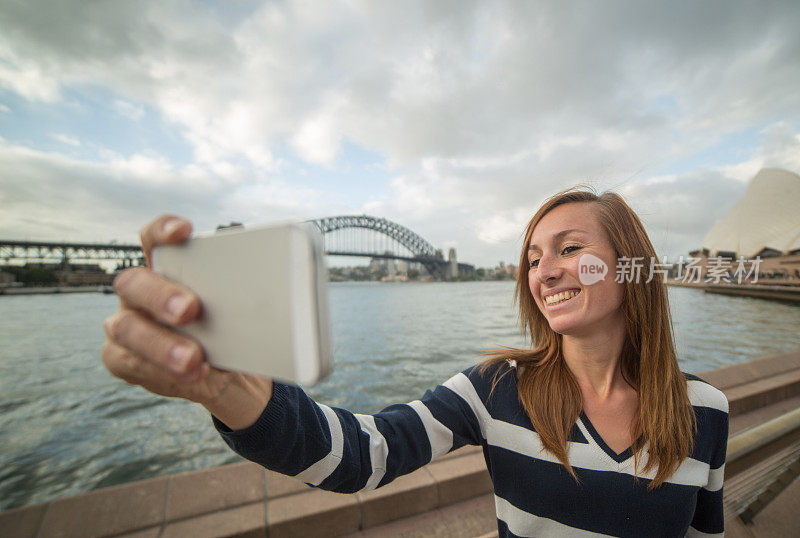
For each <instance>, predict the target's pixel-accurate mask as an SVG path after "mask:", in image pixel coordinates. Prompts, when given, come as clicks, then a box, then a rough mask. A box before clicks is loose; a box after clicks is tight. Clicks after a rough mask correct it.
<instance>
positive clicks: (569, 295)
mask: <svg viewBox="0 0 800 538" xmlns="http://www.w3.org/2000/svg"><path fill="white" fill-rule="evenodd" d="M580 293H581V291H580V290H567V291H562V292H561V293H555V294H553V295H550V296H548V297H545V299H544V302H545V304H546V305H547V306H558V305H560V304H563V303H566V302H567V301H570V300H572V299H573V298H575V297H576V296H578V295H580Z"/></svg>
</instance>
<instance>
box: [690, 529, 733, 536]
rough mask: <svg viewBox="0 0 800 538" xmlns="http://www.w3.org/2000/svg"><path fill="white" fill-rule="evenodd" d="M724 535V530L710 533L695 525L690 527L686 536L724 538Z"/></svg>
mask: <svg viewBox="0 0 800 538" xmlns="http://www.w3.org/2000/svg"><path fill="white" fill-rule="evenodd" d="M723 536H725V533H724V532H715V533H708V532H702V531H699V530H697V529H695V528H694V527H689V530H688V531H686V538H722V537H723Z"/></svg>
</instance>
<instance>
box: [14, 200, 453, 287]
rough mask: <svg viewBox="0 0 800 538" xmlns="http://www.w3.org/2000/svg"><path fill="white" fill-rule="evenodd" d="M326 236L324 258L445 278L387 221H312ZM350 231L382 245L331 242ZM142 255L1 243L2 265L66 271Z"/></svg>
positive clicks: (358, 239)
mask: <svg viewBox="0 0 800 538" xmlns="http://www.w3.org/2000/svg"><path fill="white" fill-rule="evenodd" d="M308 222H311V223H313V224H314V225H316V227H317V228H318V229H319V231H320V232H321V233H322V234H323V238H324V240H325V254H328V255H331V256H357V257H367V258H388V259H396V260H405V261H408V262H417V263H420V264H422V265H423V266H424V267H425V269H426V270H427V271H428V272H429V273H430V274H431V275H432V276H433V277H434V278H440V279H443V278H445V276H446V273H447V271H446V269H447V262H446V261H445V260H444V257H443V256H442V254H441V251H439V250H437V249H436V248H435V247H434V246H433V245H431V244H430V243H429V242H428V241H426V240H425V239H424V238H422V237H421V236H420V235H419V234H417V233H415V232H413V231H412V230H410V229H408V228H406V227H405V226H401V225H400V224H397V223H396V222H392V221H390V220H388V219H384V218H378V217H371V216H368V215H342V216H336V217H324V218H320V219H313V220H310V221H308ZM347 230H352V231H359V230H366V231H371V232H375V234H373V235H377V236H379V237H382V238H383V239H384V241H383V242H381V241H380V240H376V239H375V238H374V237H373V238H371V239H370V238H368V237H367V234H363V232H360V235H357V236H355V237H350V238H349V240H345V241H332V240H331V239H335V236H337V235H339V236H341V235H342V233H343V232H346V231H347ZM143 258H144V257H143V254H142V250H141V247H140V246H139V245H123V244H99V243H67V242H45V241H18V240H15V241H6V240H0V261H3V262H8V261H9V260H38V261H43V262H60V263H61V264H62V266H63V267H64V268H66V267H67V266H68V264H69V262H70V261H72V260H95V261H96V260H118V261H120V262H121V263H122V265H123V266H128V265H137V264H138V265H141V264H142V263H143Z"/></svg>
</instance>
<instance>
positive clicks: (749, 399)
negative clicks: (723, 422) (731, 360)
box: [697, 349, 800, 416]
mask: <svg viewBox="0 0 800 538" xmlns="http://www.w3.org/2000/svg"><path fill="white" fill-rule="evenodd" d="M697 375H698V376H699V377H701V378H702V379H704V380H706V381H708V382H709V383H711V384H712V385H714V386H715V387H717V388H718V389H720V390H721V391H722V392H724V393H725V396H727V397H728V403H729V404H730V413H731V415H732V416H735V415H740V414H743V413H747V412H750V411H753V410H755V409H758V408H760V407H764V406H767V405H771V404H774V403H776V402H779V401H781V400H785V399H788V398H791V397H793V396H798V395H800V349H796V350H794V351H791V352H789V353H781V354H779V355H772V356H769V357H764V358H761V359H755V360H752V361H748V362H745V363H742V364H733V365H731V366H725V367H723V368H718V369H716V370H711V371H708V372H701V373H699V374H697Z"/></svg>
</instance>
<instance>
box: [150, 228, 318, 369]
mask: <svg viewBox="0 0 800 538" xmlns="http://www.w3.org/2000/svg"><path fill="white" fill-rule="evenodd" d="M321 245H322V241H321V236H320V235H319V232H318V231H316V229H315V228H313V225H309V224H284V225H277V226H270V227H265V228H257V229H247V230H223V231H221V232H218V233H216V234H214V235H208V236H202V237H196V238H193V239H191V240H189V241H188V242H187V243H185V244H182V245H168V246H161V247H158V248H156V249H154V251H153V269H154V270H155V271H157V272H159V273H161V274H163V275H164V276H165V277H167V278H169V279H171V280H175V281H177V282H179V283H181V284H183V285H184V286H186V287H188V288H189V289H191V290H192V291H194V292H195V293H196V294H197V295H198V296H199V297H200V300H201V301H202V303H203V313H202V316H201V319H200V320H198V321H197V322H194V323H191V324H188V325H186V326H184V327H181V328H180V329H179V330H180V331H182V332H184V333H185V334H187V335H188V336H191V337H192V338H194V339H196V340H197V341H199V342H200V343H201V345H202V346H203V348H204V350H205V352H206V357H207V359H208V361H209V362H210V363H211V364H212V365H213V366H215V367H218V368H223V369H227V370H235V371H241V372H246V373H254V374H260V375H264V376H268V377H273V378H276V379H279V380H281V381H285V382H292V383H298V384H306V385H308V384H314V383H316V382H318V381H320V380H321V379H322V378H323V377H325V376H326V375H327V374H328V373H329V372H330V369H331V351H330V333H329V322H328V304H327V271H326V269H325V265H324V262H323V259H322V258H323V252H322V246H321Z"/></svg>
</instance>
